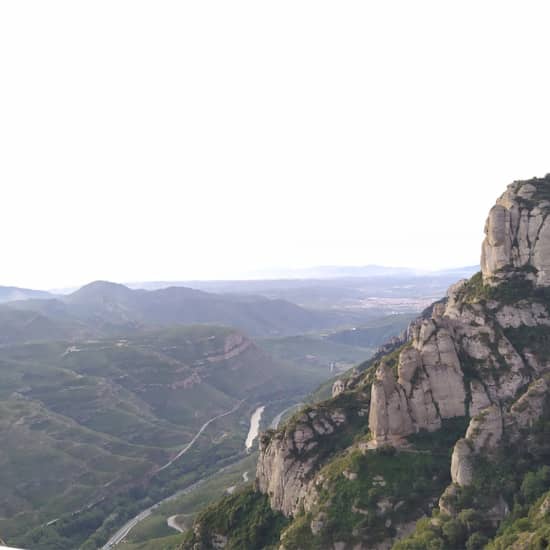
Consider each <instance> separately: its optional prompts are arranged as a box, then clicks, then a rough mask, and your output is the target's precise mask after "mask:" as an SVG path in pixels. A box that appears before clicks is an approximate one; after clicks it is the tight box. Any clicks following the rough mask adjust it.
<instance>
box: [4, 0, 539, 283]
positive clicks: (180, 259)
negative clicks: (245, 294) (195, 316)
mask: <svg viewBox="0 0 550 550" xmlns="http://www.w3.org/2000/svg"><path fill="white" fill-rule="evenodd" d="M549 17H550V6H549V5H548V3H547V2H543V1H540V2H534V1H529V0H526V1H522V2H521V3H520V2H516V1H514V2H510V1H506V0H504V1H503V0H499V1H495V2H493V1H489V0H486V1H484V2H479V1H476V2H474V1H468V0H466V1H461V2H441V1H440V0H437V1H423V0H417V1H415V2H411V1H410V0H403V1H392V0H387V1H385V2H374V1H372V2H371V1H365V0H362V1H358V2H355V1H344V2H334V1H332V2H325V1H323V0H314V1H305V0H292V1H286V0H278V1H277V2H267V1H260V0H254V1H246V2H245V1H240V0H232V1H230V2H228V1H227V0H223V1H216V0H206V1H188V2H181V1H176V2H171V1H160V2H150V1H149V2H142V1H139V0H131V1H119V0H108V1H102V0H94V1H93V2H81V1H74V0H70V1H66V2H59V1H55V0H49V1H48V2H43V1H42V0H38V1H32V0H28V1H25V2H21V1H20V0H4V1H3V2H1V3H0V201H1V205H2V208H1V211H0V235H1V241H0V242H1V243H2V245H1V249H0V254H1V264H0V265H1V271H0V284H3V285H17V286H28V287H34V288H59V287H63V286H76V285H80V284H84V283H87V282H89V281H92V280H96V279H107V280H112V281H117V282H125V281H145V280H185V279H195V278H218V279H219V278H233V277H243V276H246V275H247V274H249V273H251V272H253V271H257V270H264V271H265V270H266V269H267V270H269V269H270V268H280V267H294V268H295V267H306V266H315V265H367V264H380V265H389V266H410V267H418V268H424V269H426V268H427V269H436V268H442V267H454V266H462V265H469V264H475V263H477V262H478V261H479V254H480V245H481V241H482V238H483V227H484V222H485V219H486V216H487V213H488V210H489V208H490V207H491V206H492V204H494V201H495V199H496V198H497V197H498V196H499V195H500V194H501V193H502V192H503V191H504V190H505V187H506V185H507V184H508V183H510V182H512V181H514V180H517V179H525V178H530V177H533V176H543V175H544V174H546V173H547V172H550V156H549V151H550V148H549V147H548V145H549V143H548V142H549V138H548V135H549V134H548V131H549V128H550V99H549V98H550V74H549V72H548V40H547V36H548V29H547V26H548V20H549Z"/></svg>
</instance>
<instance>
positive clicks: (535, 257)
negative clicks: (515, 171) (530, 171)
mask: <svg viewBox="0 0 550 550" xmlns="http://www.w3.org/2000/svg"><path fill="white" fill-rule="evenodd" d="M549 213H550V174H549V175H546V176H545V177H544V178H535V179H532V180H528V181H516V182H514V183H512V184H510V185H509V186H508V188H507V189H506V191H505V192H504V193H503V194H502V195H501V196H500V198H499V199H498V200H497V202H496V204H495V206H493V208H491V211H490V212H489V217H488V218H487V222H486V224H485V235H486V236H485V240H484V241H483V245H482V255H481V271H482V273H483V280H484V281H485V282H486V283H489V284H491V285H498V284H499V283H500V282H501V281H502V280H504V279H509V278H510V277H521V278H524V279H526V280H528V281H532V282H533V283H535V284H536V285H537V286H550V219H549V218H548V214H549Z"/></svg>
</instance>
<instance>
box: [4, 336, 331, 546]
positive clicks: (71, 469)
mask: <svg viewBox="0 0 550 550" xmlns="http://www.w3.org/2000/svg"><path fill="white" fill-rule="evenodd" d="M324 378H326V373H325V372H324V371H321V370H320V369H317V368H315V367H312V366H310V367H307V366H306V367H304V368H303V369H296V367H294V366H290V365H288V364H283V363H280V362H277V361H275V360H273V359H271V358H270V356H269V355H267V354H266V353H264V352H263V351H261V350H260V349H259V348H258V347H256V346H255V345H254V344H253V343H252V342H251V341H250V340H248V339H247V338H245V337H244V336H242V335H241V334H240V333H238V332H236V331H234V330H232V329H228V328H223V327H213V326H190V327H175V328H174V327H173V328H169V329H159V330H156V331H150V332H147V333H145V334H143V335H141V336H136V337H129V338H125V339H118V338H110V339H100V340H86V341H79V342H63V341H61V342H49V343H29V344H18V345H10V346H3V347H1V348H0V438H1V440H2V442H3V444H2V447H1V448H0V465H1V468H0V532H1V533H2V536H3V537H4V538H7V539H8V540H10V541H15V542H18V543H19V544H21V545H22V546H25V547H29V548H33V549H34V548H37V549H41V548H50V547H55V545H58V546H57V548H58V549H59V550H61V549H62V548H73V547H74V546H71V545H74V544H75V542H77V541H78V543H79V544H80V543H83V542H84V540H85V539H86V538H87V537H88V536H90V535H92V534H93V532H94V531H95V530H96V529H97V528H100V527H101V526H102V524H103V522H104V520H105V519H106V517H108V516H109V515H110V514H112V513H113V511H114V509H113V508H112V507H111V506H107V505H106V504H105V503H106V501H108V500H110V501H111V502H112V504H113V506H115V505H116V507H118V509H119V511H120V512H121V514H122V515H120V518H119V520H120V521H121V520H122V518H123V516H124V514H125V513H130V512H129V511H130V510H132V509H133V505H131V503H132V498H133V497H128V496H127V497H125V500H124V502H121V501H119V500H116V498H118V497H116V498H115V497H114V495H118V494H121V493H125V492H126V493H127V492H128V490H129V489H130V488H131V487H133V486H136V485H137V486H139V485H140V484H142V483H144V482H146V483H149V482H148V481H147V480H152V481H151V482H150V483H153V488H152V489H151V491H150V492H151V493H153V494H158V495H159V496H164V495H165V494H167V493H168V492H169V490H171V489H177V487H178V486H182V485H184V484H185V483H186V482H189V481H192V480H193V479H195V478H196V477H197V476H200V475H201V473H202V472H207V471H209V469H210V468H212V467H214V466H215V465H216V464H217V462H218V461H219V460H222V459H224V457H225V458H229V457H231V456H234V455H238V454H239V453H242V452H243V451H244V439H245V436H246V432H247V429H248V420H249V415H250V412H251V410H252V409H253V408H254V407H255V406H256V405H257V404H258V403H266V404H267V403H269V402H272V401H278V400H281V399H285V400H288V399H291V398H292V396H296V398H298V397H299V396H301V395H303V394H305V393H307V392H308V391H309V390H311V388H313V387H315V385H316V384H318V383H319V382H320V381H322V380H323V379H324ZM241 401H242V403H241V404H240V402H241ZM239 404H240V405H239ZM232 409H234V411H235V412H234V413H232V414H228V415H226V416H224V417H222V418H219V419H218V420H216V421H215V422H213V423H212V424H210V425H209V426H208V429H207V430H205V431H204V432H203V433H202V435H201V436H200V437H199V438H198V439H197V441H196V443H195V444H194V446H193V448H192V449H191V450H190V451H189V452H188V454H186V456H185V460H183V459H182V460H180V461H178V462H176V463H175V464H174V465H173V466H171V467H170V468H168V469H166V470H164V471H163V472H162V474H159V475H155V471H157V470H159V468H160V467H161V466H163V465H164V464H166V463H167V462H168V461H169V460H170V458H171V457H173V456H174V455H175V454H177V453H178V451H179V450H181V449H182V448H183V447H184V446H185V445H186V444H188V443H189V442H190V441H191V440H192V438H193V437H194V435H195V434H196V433H197V432H198V430H199V429H200V428H201V426H203V425H204V423H205V422H207V421H208V420H209V419H212V418H214V417H216V416H218V415H221V414H224V413H226V412H228V411H230V410H232ZM155 484H156V485H155ZM147 495H148V490H146V491H145V493H143V495H141V496H137V497H135V500H136V502H138V503H141V502H142V500H143V498H145V497H147ZM149 498H151V496H150V495H149ZM97 503H99V504H97ZM94 504H96V505H95V506H93V505H94ZM86 506H92V510H93V513H94V514H97V517H96V518H95V523H94V522H88V523H89V524H87V527H86V528H81V530H80V531H81V532H80V533H79V535H78V536H77V537H76V538H74V537H73V535H70V534H69V535H68V536H67V534H66V533H65V534H63V535H62V537H61V538H56V536H57V535H59V533H57V531H56V529H58V527H59V526H60V525H62V526H63V529H64V530H65V531H71V529H72V528H73V527H71V525H73V524H74V520H70V521H68V520H63V521H62V522H58V523H55V524H54V525H52V526H50V527H47V528H45V529H42V530H40V529H39V530H38V531H37V530H34V531H33V529H32V527H33V526H38V525H45V524H46V523H48V522H51V521H54V520H56V519H57V518H59V517H64V514H65V515H66V514H70V513H72V512H75V511H78V510H80V509H82V508H83V507H86ZM137 509H139V508H137ZM90 514H91V512H90V513H88V512H85V513H81V514H77V516H76V517H79V516H84V517H86V518H88V520H89V519H90V518H89V517H88V516H89V515H90ZM116 522H117V520H116V519H114V520H113V522H112V524H113V526H114V525H116ZM65 523H66V525H65ZM104 527H105V528H104V530H103V532H104V533H105V534H108V532H109V530H110V529H112V527H109V525H106V526H104ZM25 533H27V534H26V535H25ZM54 535H55V536H54ZM47 541H49V542H47ZM52 541H53V542H52ZM50 543H51V544H53V546H48V544H50ZM91 547H92V548H93V547H94V546H91Z"/></svg>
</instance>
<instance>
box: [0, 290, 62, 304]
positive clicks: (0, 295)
mask: <svg viewBox="0 0 550 550" xmlns="http://www.w3.org/2000/svg"><path fill="white" fill-rule="evenodd" d="M48 298H53V294H50V293H49V292H45V291H44V290H32V289H30V288H19V287H16V286H0V304H4V303H6V302H15V301H17V300H32V299H41V300H47V299H48Z"/></svg>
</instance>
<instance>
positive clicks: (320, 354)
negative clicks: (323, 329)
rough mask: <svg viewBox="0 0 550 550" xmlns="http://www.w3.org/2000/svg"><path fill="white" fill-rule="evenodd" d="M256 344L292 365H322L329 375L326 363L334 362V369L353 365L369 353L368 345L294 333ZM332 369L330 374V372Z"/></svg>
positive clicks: (371, 350) (370, 351)
mask: <svg viewBox="0 0 550 550" xmlns="http://www.w3.org/2000/svg"><path fill="white" fill-rule="evenodd" d="M257 343H258V345H259V346H260V347H261V348H263V349H264V350H265V351H267V352H268V353H269V354H270V355H272V356H273V357H275V358H276V359H278V360H280V361H286V362H289V363H292V364H294V365H300V366H301V367H303V366H305V365H310V366H315V367H318V368H322V369H325V370H326V372H327V375H330V371H329V368H330V365H331V363H334V364H335V365H336V368H337V369H338V371H342V370H345V369H348V368H351V367H353V366H354V365H356V364H357V363H360V362H361V361H364V360H365V359H366V358H368V357H370V356H371V355H372V354H373V352H374V349H373V348H372V347H360V346H355V345H351V344H345V343H340V342H336V341H332V340H330V339H327V338H322V337H321V336H313V335H298V336H287V337H285V338H271V339H264V340H258V342H257ZM335 374H336V372H334V373H333V374H332V375H333V376H334V375H335Z"/></svg>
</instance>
